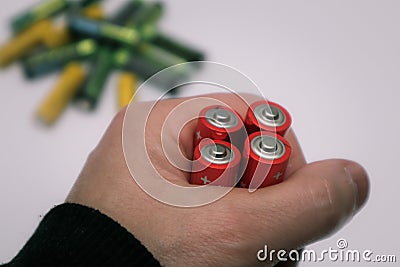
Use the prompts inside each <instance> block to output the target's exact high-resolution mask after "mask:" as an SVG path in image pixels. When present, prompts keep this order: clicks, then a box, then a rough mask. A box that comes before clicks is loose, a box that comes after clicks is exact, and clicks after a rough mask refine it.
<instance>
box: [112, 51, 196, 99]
mask: <svg viewBox="0 0 400 267" xmlns="http://www.w3.org/2000/svg"><path fill="white" fill-rule="evenodd" d="M183 62H184V61H183V59H181V58H179V57H176V56H175V55H172V54H171V53H169V52H168V51H165V50H163V49H160V48H158V47H156V46H154V45H151V44H149V43H146V44H142V45H140V46H139V47H138V48H137V49H135V50H129V49H126V48H121V49H119V50H117V51H116V52H115V54H114V64H115V66H116V67H117V68H119V69H122V70H125V71H129V72H134V73H136V74H137V75H138V77H140V78H141V79H142V80H147V79H149V78H150V77H152V76H153V75H154V74H156V73H157V72H159V71H162V70H163V69H165V68H168V67H171V66H173V65H176V64H180V63H183ZM189 71H190V70H189V69H188V68H186V67H185V66H182V67H177V68H174V69H173V70H171V71H170V72H168V73H164V74H163V75H162V77H163V78H164V79H163V80H159V79H157V77H154V78H152V79H151V81H152V82H153V84H155V85H157V86H159V87H160V88H163V89H171V88H170V86H171V85H172V84H177V82H178V81H180V80H183V79H184V78H185V77H186V76H187V75H188V74H189ZM170 93H172V92H171V91H170Z"/></svg>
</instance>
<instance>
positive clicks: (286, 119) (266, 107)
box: [245, 100, 292, 136]
mask: <svg viewBox="0 0 400 267" xmlns="http://www.w3.org/2000/svg"><path fill="white" fill-rule="evenodd" d="M291 124H292V118H291V116H290V114H289V112H288V111H287V110H286V109H285V108H284V107H282V106H281V105H279V104H277V103H274V102H270V101H266V100H261V101H257V102H255V103H253V104H252V105H251V106H250V107H249V109H248V111H247V115H246V119H245V126H246V129H247V132H248V133H249V134H252V133H255V132H258V131H267V132H276V133H277V134H279V135H281V136H284V135H285V133H286V131H287V130H288V129H289V128H290V125H291Z"/></svg>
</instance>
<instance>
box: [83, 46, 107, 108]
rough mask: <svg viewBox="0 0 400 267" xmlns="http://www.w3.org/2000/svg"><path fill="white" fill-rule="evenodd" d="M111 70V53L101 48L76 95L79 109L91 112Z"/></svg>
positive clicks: (103, 47)
mask: <svg viewBox="0 0 400 267" xmlns="http://www.w3.org/2000/svg"><path fill="white" fill-rule="evenodd" d="M112 69H113V51H112V49H111V48H110V47H108V46H101V47H100V48H99V51H98V52H97V54H96V59H95V60H94V62H93V65H92V70H91V71H90V73H89V76H88V77H87V80H86V83H85V85H84V86H83V87H82V89H81V90H80V91H79V93H78V100H77V101H78V105H79V106H80V107H82V108H83V109H85V110H92V109H94V108H95V107H96V105H97V103H98V101H99V99H100V96H101V94H102V92H103V91H104V86H105V84H106V82H107V78H108V76H109V73H110V72H111V71H112Z"/></svg>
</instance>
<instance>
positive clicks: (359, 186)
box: [344, 162, 369, 210]
mask: <svg viewBox="0 0 400 267" xmlns="http://www.w3.org/2000/svg"><path fill="white" fill-rule="evenodd" d="M344 169H345V171H346V173H347V174H348V175H349V177H350V178H351V179H352V180H353V182H354V184H355V186H356V191H357V199H356V210H359V209H360V208H361V207H362V206H363V205H364V204H365V202H366V200H367V199H368V195H369V181H368V174H367V172H366V171H365V169H364V168H363V167H362V166H361V165H360V164H358V163H355V162H351V163H350V164H348V165H346V167H344Z"/></svg>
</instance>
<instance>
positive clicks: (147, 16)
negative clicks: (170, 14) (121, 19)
mask: <svg viewBox="0 0 400 267" xmlns="http://www.w3.org/2000/svg"><path fill="white" fill-rule="evenodd" d="M163 11H164V6H163V4H162V3H160V2H155V3H146V4H142V5H141V6H140V8H139V10H138V12H137V14H136V16H130V18H129V19H128V20H127V21H126V22H125V26H127V27H138V28H140V27H143V26H146V25H153V24H155V23H156V22H157V21H158V20H159V19H160V18H161V16H162V14H163Z"/></svg>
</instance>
